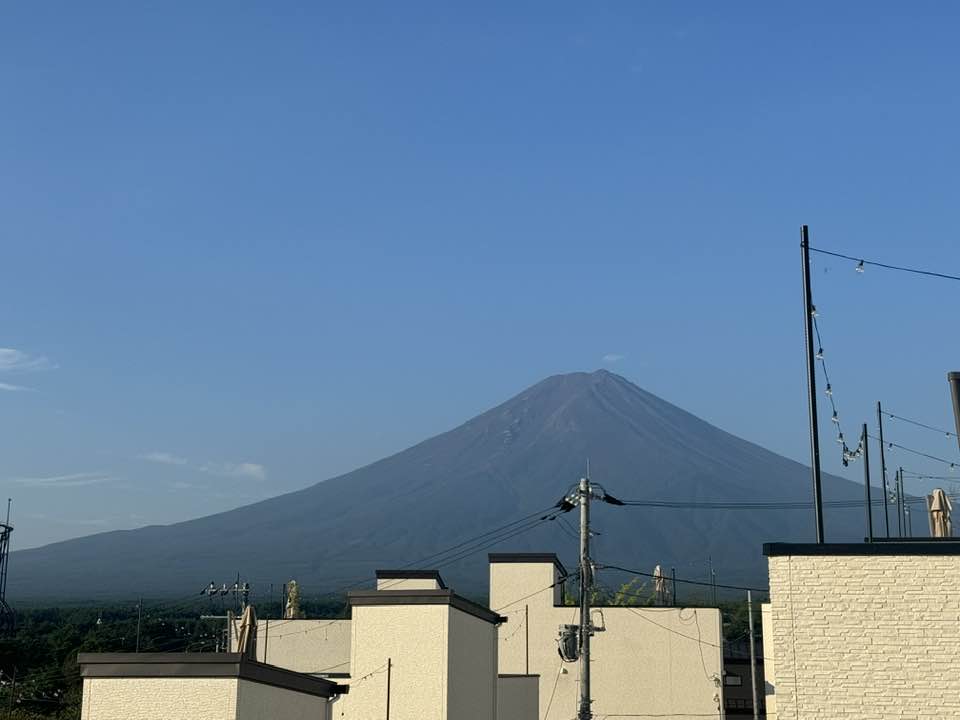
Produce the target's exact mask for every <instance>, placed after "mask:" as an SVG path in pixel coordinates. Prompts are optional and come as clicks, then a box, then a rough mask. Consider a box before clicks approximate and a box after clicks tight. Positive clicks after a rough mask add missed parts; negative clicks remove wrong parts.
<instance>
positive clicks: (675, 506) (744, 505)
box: [623, 477, 960, 510]
mask: <svg viewBox="0 0 960 720" xmlns="http://www.w3.org/2000/svg"><path fill="white" fill-rule="evenodd" d="M956 479H957V480H960V477H957V478H956ZM951 499H952V498H951ZM910 502H914V501H910ZM623 504H624V505H627V506H630V507H647V508H661V509H666V510H809V509H810V508H812V507H813V502H810V501H796V502H793V501H783V502H780V501H770V502H725V501H717V502H695V501H694V502H691V501H686V500H624V501H623ZM870 504H871V505H883V500H882V499H877V500H871V501H870ZM823 505H824V507H832V508H839V509H844V508H861V507H863V506H864V502H863V501H862V500H828V501H826V502H824V503H823Z"/></svg>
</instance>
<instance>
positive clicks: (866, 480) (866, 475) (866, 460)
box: [861, 423, 873, 542]
mask: <svg viewBox="0 0 960 720" xmlns="http://www.w3.org/2000/svg"><path fill="white" fill-rule="evenodd" d="M861 446H862V447H863V486H864V488H865V490H864V492H865V494H866V500H867V542H873V505H872V504H871V501H870V445H869V444H868V443H867V424H866V423H864V424H863V436H862V441H861Z"/></svg>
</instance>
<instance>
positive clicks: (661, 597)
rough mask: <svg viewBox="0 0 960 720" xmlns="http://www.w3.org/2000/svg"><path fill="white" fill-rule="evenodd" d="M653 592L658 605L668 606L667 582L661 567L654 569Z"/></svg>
mask: <svg viewBox="0 0 960 720" xmlns="http://www.w3.org/2000/svg"><path fill="white" fill-rule="evenodd" d="M653 592H654V597H655V598H656V603H657V605H666V604H667V580H666V578H664V577H663V570H662V569H661V567H660V566H659V565H657V566H656V567H655V568H654V569H653Z"/></svg>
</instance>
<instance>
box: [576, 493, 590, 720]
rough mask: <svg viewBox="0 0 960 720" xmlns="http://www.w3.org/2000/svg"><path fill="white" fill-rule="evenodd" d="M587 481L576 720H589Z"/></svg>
mask: <svg viewBox="0 0 960 720" xmlns="http://www.w3.org/2000/svg"><path fill="white" fill-rule="evenodd" d="M591 494H592V493H591V490H590V478H588V477H585V478H580V487H579V489H578V492H577V495H578V496H579V498H580V708H579V710H578V711H577V720H591V718H593V712H592V711H591V709H590V704H591V700H590V634H591V632H592V630H593V628H592V627H591V622H590V591H591V589H592V587H593V565H592V564H591V561H590V496H591Z"/></svg>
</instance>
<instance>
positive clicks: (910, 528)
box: [903, 505, 913, 537]
mask: <svg viewBox="0 0 960 720" xmlns="http://www.w3.org/2000/svg"><path fill="white" fill-rule="evenodd" d="M903 511H904V512H905V513H906V515H907V537H913V518H912V517H911V516H910V507H909V506H908V505H904V507H903Z"/></svg>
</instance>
